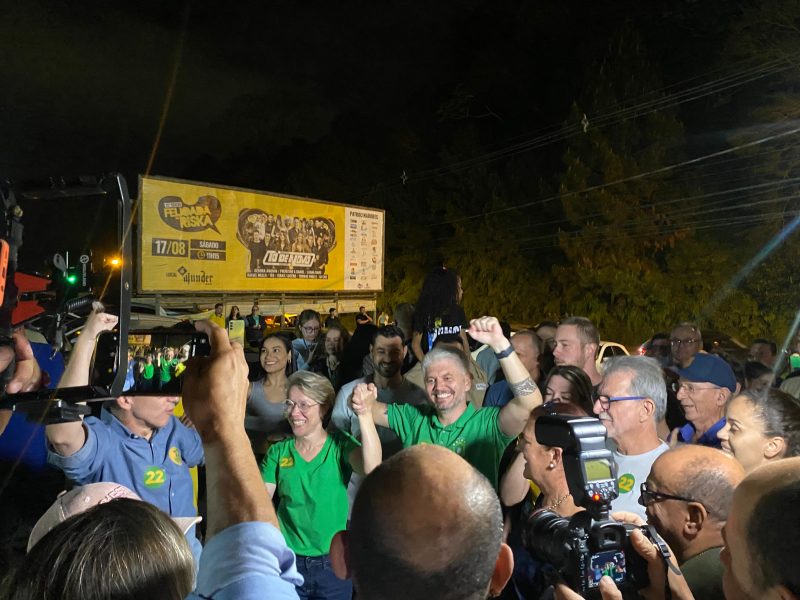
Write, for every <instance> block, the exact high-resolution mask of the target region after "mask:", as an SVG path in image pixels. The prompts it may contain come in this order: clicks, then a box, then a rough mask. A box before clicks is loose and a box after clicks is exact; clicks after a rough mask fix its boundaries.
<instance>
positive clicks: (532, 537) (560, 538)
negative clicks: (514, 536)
mask: <svg viewBox="0 0 800 600" xmlns="http://www.w3.org/2000/svg"><path fill="white" fill-rule="evenodd" d="M571 539H572V536H571V533H570V530H569V519H566V518H564V517H562V516H561V515H559V514H556V513H554V512H553V511H550V510H544V509H541V510H537V511H535V512H534V513H533V514H531V516H530V518H529V519H528V524H527V526H526V528H525V533H524V537H523V541H524V543H525V547H526V548H527V549H528V552H530V553H531V556H533V557H534V558H537V559H539V560H541V561H544V562H547V563H550V564H551V565H553V566H554V567H556V568H560V567H561V566H563V565H564V564H565V563H566V561H567V558H568V556H569V553H570V551H571V544H570V541H571Z"/></svg>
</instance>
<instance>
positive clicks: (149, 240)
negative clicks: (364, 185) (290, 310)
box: [138, 177, 384, 293]
mask: <svg viewBox="0 0 800 600" xmlns="http://www.w3.org/2000/svg"><path fill="white" fill-rule="evenodd" d="M138 214H139V272H138V284H139V286H138V287H139V291H140V292H158V293H161V292H167V293H168V292H215V293H229V292H270V291H274V292H283V291H285V292H294V291H300V292H306V291H309V292H316V291H355V292H358V291H380V290H382V289H383V255H384V213H383V211H382V210H377V209H373V208H363V207H358V206H347V205H343V204H334V203H330V202H321V201H319V200H310V199H306V198H296V197H292V196H284V195H279V194H272V193H267V192H256V191H252V190H244V189H237V188H227V187H220V186H215V185H213V184H208V183H198V182H191V181H179V180H175V179H165V178H161V177H140V178H139V204H138Z"/></svg>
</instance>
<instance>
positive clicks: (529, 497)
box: [500, 378, 591, 599]
mask: <svg viewBox="0 0 800 600" xmlns="http://www.w3.org/2000/svg"><path fill="white" fill-rule="evenodd" d="M587 379H588V378H587ZM590 388H591V384H590ZM553 414H559V415H571V416H573V417H585V416H587V415H586V411H584V410H583V409H582V408H581V407H580V406H578V405H577V404H573V403H571V402H547V403H545V404H543V405H541V406H537V407H536V408H534V409H533V410H532V411H531V416H530V418H529V419H528V423H527V424H526V425H525V429H523V430H522V433H521V434H520V435H519V438H518V440H517V447H516V452H517V455H516V456H515V457H514V459H513V460H512V462H511V466H510V467H509V468H508V470H507V471H506V473H505V475H503V477H502V478H501V480H500V498H501V500H502V501H503V504H504V505H505V506H508V507H511V509H510V511H509V517H508V518H509V521H510V523H511V530H510V533H509V536H508V545H509V546H511V549H512V551H513V552H514V574H513V576H512V581H513V584H514V591H515V593H516V595H517V597H518V598H521V599H522V598H539V597H542V594H543V592H544V591H545V589H546V588H547V586H548V584H547V582H546V581H545V579H546V578H545V572H552V571H553V569H552V567H550V566H549V565H544V564H543V563H541V562H540V561H538V560H535V559H534V558H532V557H531V556H530V554H529V553H528V551H527V550H526V549H525V547H524V545H523V543H522V539H523V534H524V530H525V526H526V524H527V522H528V519H529V517H530V515H531V514H532V513H533V511H535V510H537V509H546V510H550V511H553V512H555V513H557V514H559V515H561V516H562V517H571V516H572V515H574V514H575V513H576V512H578V511H580V510H583V509H582V508H581V507H579V506H576V505H575V502H574V501H573V499H572V495H571V494H570V493H569V485H568V484H567V476H566V474H565V473H564V464H563V462H562V454H563V451H562V449H561V448H551V447H549V446H543V445H542V444H540V443H539V442H538V441H537V440H536V419H538V418H539V417H541V416H543V415H553ZM531 484H533V485H531ZM534 486H535V488H536V496H535V501H534V492H533V487H534Z"/></svg>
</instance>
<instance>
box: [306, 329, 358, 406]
mask: <svg viewBox="0 0 800 600" xmlns="http://www.w3.org/2000/svg"><path fill="white" fill-rule="evenodd" d="M349 341H350V333H349V332H348V331H347V330H346V329H345V328H344V327H342V326H341V325H339V324H337V323H333V324H331V326H330V327H328V331H326V332H325V336H324V338H323V341H322V342H321V343H320V344H317V350H319V348H324V352H319V351H315V352H314V353H313V354H312V357H311V360H310V361H309V371H312V372H313V373H319V374H320V375H324V376H325V377H327V378H328V381H330V382H331V385H333V389H334V390H336V392H338V391H339V388H341V387H342V384H343V383H344V377H343V369H342V357H343V356H344V349H345V346H347V342H349Z"/></svg>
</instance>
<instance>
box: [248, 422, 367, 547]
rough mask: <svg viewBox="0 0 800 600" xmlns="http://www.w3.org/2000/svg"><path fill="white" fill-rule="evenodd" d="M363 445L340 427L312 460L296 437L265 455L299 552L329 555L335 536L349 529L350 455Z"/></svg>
mask: <svg viewBox="0 0 800 600" xmlns="http://www.w3.org/2000/svg"><path fill="white" fill-rule="evenodd" d="M358 446H360V444H359V443H358V441H357V440H356V439H355V438H353V437H352V436H351V435H350V434H348V433H344V432H342V431H337V432H335V433H333V434H331V435H329V436H328V439H327V440H325V443H324V444H323V446H322V449H321V450H320V451H319V453H318V454H317V455H316V456H315V457H314V458H313V459H312V460H311V461H310V462H306V460H305V459H304V458H303V457H302V456H301V455H300V453H299V452H298V451H297V449H296V448H295V446H294V439H293V438H290V439H287V440H283V441H281V442H278V443H277V444H274V445H273V446H272V447H270V449H269V451H268V452H267V455H266V456H265V457H264V461H263V462H262V463H261V478H262V479H263V480H264V481H265V482H267V483H274V484H276V485H277V488H276V492H277V493H278V497H279V498H280V499H281V502H280V504H279V505H278V521H279V522H280V525H281V532H282V533H283V537H284V538H286V544H287V545H288V546H289V548H291V549H292V550H294V551H295V553H296V554H299V555H301V556H321V555H322V554H327V553H328V552H329V551H330V547H331V539H332V538H333V536H334V534H335V533H336V532H337V531H342V530H343V529H346V528H347V512H348V509H349V505H348V502H347V484H348V482H349V481H350V475H352V472H353V469H352V468H351V466H350V460H349V458H350V453H351V452H352V451H353V450H354V449H355V448H357V447H358Z"/></svg>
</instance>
